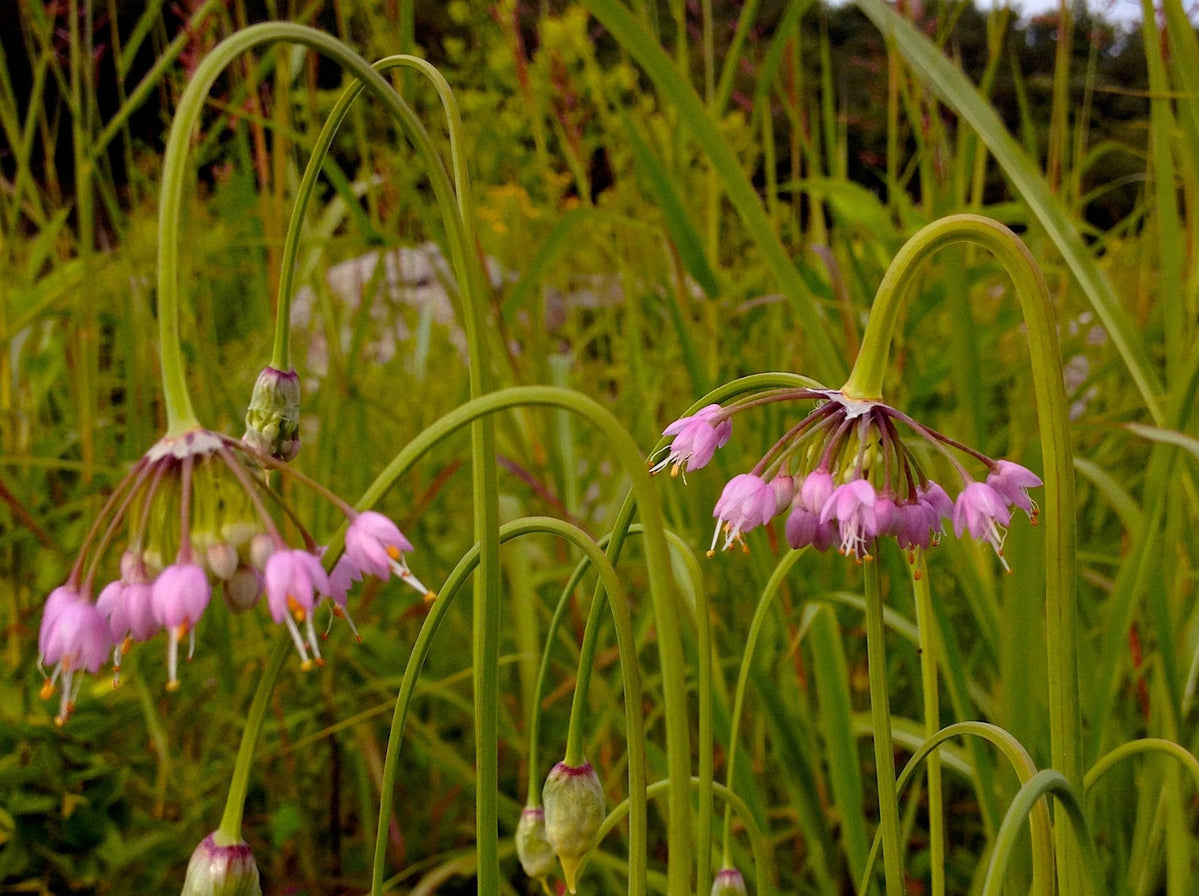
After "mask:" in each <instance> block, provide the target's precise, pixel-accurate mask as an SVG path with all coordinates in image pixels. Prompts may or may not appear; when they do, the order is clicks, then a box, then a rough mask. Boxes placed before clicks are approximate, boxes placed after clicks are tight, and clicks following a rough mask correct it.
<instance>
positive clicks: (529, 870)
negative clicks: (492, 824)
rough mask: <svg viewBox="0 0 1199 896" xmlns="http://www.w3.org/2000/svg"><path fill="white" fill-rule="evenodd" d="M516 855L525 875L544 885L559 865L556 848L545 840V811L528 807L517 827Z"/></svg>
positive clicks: (537, 807) (535, 807)
mask: <svg viewBox="0 0 1199 896" xmlns="http://www.w3.org/2000/svg"><path fill="white" fill-rule="evenodd" d="M516 855H517V858H519V859H520V867H521V868H523V869H524V870H525V874H527V875H528V876H529V877H531V878H533V879H534V880H539V881H541V882H542V884H544V883H545V879H546V878H547V877H549V876H550V874H552V873H553V871H554V868H555V866H556V864H557V861H558V860H557V857H556V856H555V855H554V848H553V847H552V846H550V842H549V841H548V840H546V839H545V810H544V809H542V808H541V807H540V806H526V807H525V811H524V812H522V813H521V814H520V823H519V824H518V825H517V826H516Z"/></svg>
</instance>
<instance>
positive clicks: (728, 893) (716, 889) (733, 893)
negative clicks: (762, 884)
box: [712, 868, 749, 896]
mask: <svg viewBox="0 0 1199 896" xmlns="http://www.w3.org/2000/svg"><path fill="white" fill-rule="evenodd" d="M748 892H749V891H748V890H746V889H745V878H744V877H742V876H741V872H740V871H738V870H737V869H736V868H722V869H721V870H720V872H719V873H718V874H717V875H716V880H714V881H713V882H712V896H747V894H748Z"/></svg>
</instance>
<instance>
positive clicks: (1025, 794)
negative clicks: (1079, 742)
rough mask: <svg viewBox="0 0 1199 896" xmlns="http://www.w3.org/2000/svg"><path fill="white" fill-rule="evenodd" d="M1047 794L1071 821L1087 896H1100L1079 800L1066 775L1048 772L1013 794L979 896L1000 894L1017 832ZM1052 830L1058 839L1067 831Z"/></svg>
mask: <svg viewBox="0 0 1199 896" xmlns="http://www.w3.org/2000/svg"><path fill="white" fill-rule="evenodd" d="M1048 794H1053V795H1054V796H1056V797H1057V798H1058V802H1059V803H1061V804H1062V806H1063V807H1064V808H1065V810H1066V814H1067V815H1068V816H1069V818H1070V827H1073V829H1074V830H1073V833H1074V836H1075V839H1076V841H1077V843H1078V845H1079V847H1080V848H1081V851H1082V853H1083V869H1085V871H1084V873H1085V876H1086V877H1087V879H1088V882H1089V884H1090V887H1089V889H1090V892H1091V893H1092V894H1093V896H1100V894H1101V893H1103V882H1102V879H1101V877H1100V874H1099V869H1100V867H1101V866H1100V864H1099V857H1098V856H1097V855H1096V853H1095V843H1094V841H1092V840H1091V836H1090V833H1089V832H1088V830H1087V820H1086V816H1084V815H1083V811H1082V806H1081V805H1080V803H1079V801H1078V796H1077V794H1076V793H1075V792H1074V788H1073V787H1071V786H1070V782H1069V781H1067V780H1066V776H1065V775H1063V774H1062V773H1061V772H1059V771H1056V770H1054V769H1051V768H1047V769H1043V770H1042V771H1039V772H1037V773H1036V774H1035V775H1033V776H1032V778H1031V779H1029V780H1028V781H1026V782H1025V783H1024V786H1022V787H1021V788H1020V791H1019V792H1018V793H1017V794H1016V798H1015V799H1014V800H1012V804H1011V805H1010V806H1008V810H1007V814H1006V815H1004V817H1003V823H1002V824H1001V825H1000V826H999V833H998V834H997V835H996V837H995V850H994V852H992V853H991V863H990V865H988V866H987V878H986V881H985V882H984V883H983V891H982V896H999V894H1000V893H1001V892H1002V890H1003V884H1004V881H1003V875H1004V872H1005V871H1006V870H1007V864H1008V861H1009V860H1010V859H1011V855H1012V852H1013V850H1014V849H1015V848H1016V843H1017V840H1018V838H1019V836H1020V830H1021V828H1022V827H1023V826H1024V823H1025V821H1027V820H1028V817H1029V815H1030V814H1031V813H1032V811H1033V809H1034V808H1035V807H1036V806H1037V805H1038V804H1040V802H1041V798H1042V797H1044V796H1046V795H1048ZM1055 828H1057V831H1058V833H1057V835H1056V836H1057V837H1058V838H1059V839H1060V837H1061V832H1062V831H1063V830H1064V829H1067V825H1066V824H1065V823H1064V822H1062V821H1060V820H1059V821H1058V823H1057V824H1056V825H1055ZM1064 892H1070V893H1072V894H1074V893H1076V894H1078V896H1083V894H1084V892H1085V890H1084V889H1083V888H1080V889H1078V890H1070V891H1063V893H1064Z"/></svg>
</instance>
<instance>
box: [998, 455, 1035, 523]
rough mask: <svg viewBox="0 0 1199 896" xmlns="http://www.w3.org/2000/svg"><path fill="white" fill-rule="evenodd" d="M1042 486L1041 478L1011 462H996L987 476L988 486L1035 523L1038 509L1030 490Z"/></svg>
mask: <svg viewBox="0 0 1199 896" xmlns="http://www.w3.org/2000/svg"><path fill="white" fill-rule="evenodd" d="M1042 484H1043V483H1042V482H1041V477H1040V476H1038V475H1037V474H1036V473H1034V472H1033V471H1032V470H1030V469H1028V468H1027V467H1022V466H1020V465H1019V464H1014V463H1012V462H1011V461H1010V460H1001V461H998V462H996V464H995V467H994V469H992V470H991V472H990V473H988V474H987V485H989V486H991V488H993V489H995V491H996V492H997V493H998V495H999V497H1001V498H1002V499H1003V500H1004V501H1006V502H1007V503H1008V505H1009V506H1012V507H1019V508H1020V509H1021V510H1023V511H1024V512H1025V513H1026V514H1028V518H1029V519H1030V520H1032V521H1033V522H1036V519H1037V514H1038V508H1037V504H1036V502H1035V501H1034V500H1033V499H1032V498H1031V497H1030V496H1029V494H1028V490H1029V489H1030V488H1036V487H1038V486H1040V485H1042Z"/></svg>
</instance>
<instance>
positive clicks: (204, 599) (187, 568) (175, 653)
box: [150, 563, 212, 691]
mask: <svg viewBox="0 0 1199 896" xmlns="http://www.w3.org/2000/svg"><path fill="white" fill-rule="evenodd" d="M211 597H212V589H211V587H210V586H209V584H208V576H207V575H205V574H204V569H203V568H202V567H201V566H199V565H198V564H196V563H173V564H171V565H170V566H168V567H167V568H166V569H164V570H163V571H162V572H160V573H159V574H158V578H157V579H155V580H154V586H153V588H152V589H151V591H150V601H151V603H152V604H153V605H154V615H155V618H157V620H158V624H159V625H161V626H162V627H163V628H165V629H166V630H167V638H168V641H167V690H168V691H173V690H175V689H176V688H178V687H179V675H178V672H179V642H180V640H182V638H183V636H184V635H187V636H188V646H187V657H188V659H191V655H192V653H193V651H194V650H195V647H196V623H197V622H199V621H200V617H201V616H203V615H204V611H205V610H206V609H208V601H209V599H210V598H211Z"/></svg>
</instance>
